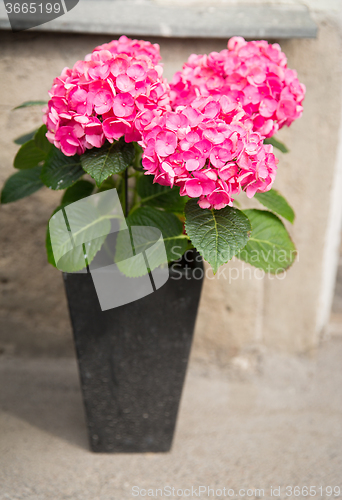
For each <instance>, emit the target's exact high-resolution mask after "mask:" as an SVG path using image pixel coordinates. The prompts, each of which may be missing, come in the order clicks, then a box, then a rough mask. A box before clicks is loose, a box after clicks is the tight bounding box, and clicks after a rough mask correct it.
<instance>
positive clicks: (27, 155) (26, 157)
mask: <svg viewBox="0 0 342 500" xmlns="http://www.w3.org/2000/svg"><path fill="white" fill-rule="evenodd" d="M45 158H46V153H45V151H43V150H41V149H40V148H38V147H37V145H36V143H35V141H34V140H33V139H32V140H30V141H28V142H25V144H23V145H22V146H21V148H20V149H19V151H18V153H17V154H16V157H15V158H14V166H15V168H18V169H20V170H24V169H28V168H33V167H36V166H37V165H38V164H39V163H40V162H41V161H44V160H45Z"/></svg>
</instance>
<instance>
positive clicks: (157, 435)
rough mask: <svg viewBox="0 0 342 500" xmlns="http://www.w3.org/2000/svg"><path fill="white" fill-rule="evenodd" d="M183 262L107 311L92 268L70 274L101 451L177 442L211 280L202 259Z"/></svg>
mask: <svg viewBox="0 0 342 500" xmlns="http://www.w3.org/2000/svg"><path fill="white" fill-rule="evenodd" d="M194 256H195V253H194V251H191V253H190V254H189V253H188V258H189V260H190V259H193V258H194ZM176 266H177V267H176V271H172V269H171V270H170V279H169V280H168V281H167V283H166V284H165V285H164V286H162V287H161V288H160V289H159V290H157V291H156V292H154V293H152V294H151V295H148V296H146V297H144V298H142V299H140V300H138V301H136V302H132V303H130V304H126V305H124V306H121V307H118V308H115V309H110V310H107V311H103V312H102V311H101V309H100V305H99V301H98V298H97V295H96V292H95V288H94V285H93V282H92V278H91V275H90V274H67V273H64V283H65V289H66V294H67V298H68V302H69V310H70V316H71V322H72V326H73V331H74V339H75V346H76V352H77V357H78V363H79V372H80V379H81V385H82V392H83V399H84V405H85V411H86V418H87V424H88V431H89V439H90V446H91V449H92V450H93V451H96V452H123V453H127V452H147V451H149V452H163V451H164V452H165V451H169V450H170V448H171V444H172V438H173V434H174V429H175V425H176V419H177V413H178V407H179V402H180V398H181V394H182V388H183V383H184V378H185V373H186V368H187V363H188V358H189V353H190V348H191V342H192V337H193V330H194V325H195V320H196V315H197V309H198V303H199V299H200V293H201V288H202V281H203V264H202V262H196V261H195V260H194V262H192V263H187V264H186V265H185V262H184V260H183V261H182V264H177V265H176Z"/></svg>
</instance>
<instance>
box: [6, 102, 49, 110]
mask: <svg viewBox="0 0 342 500" xmlns="http://www.w3.org/2000/svg"><path fill="white" fill-rule="evenodd" d="M45 104H47V101H25V102H23V103H22V104H20V106H17V107H16V108H13V110H15V109H21V108H29V107H31V106H45Z"/></svg>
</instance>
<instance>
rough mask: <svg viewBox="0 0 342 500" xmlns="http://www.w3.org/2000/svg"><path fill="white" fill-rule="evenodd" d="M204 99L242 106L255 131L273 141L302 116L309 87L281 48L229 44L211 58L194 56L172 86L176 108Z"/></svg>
mask: <svg viewBox="0 0 342 500" xmlns="http://www.w3.org/2000/svg"><path fill="white" fill-rule="evenodd" d="M198 95H202V96H208V95H226V96H227V97H229V99H230V101H231V102H233V103H241V104H242V107H243V110H244V111H245V113H246V116H247V117H248V118H250V119H251V120H252V122H253V129H254V130H255V131H258V132H260V133H261V134H262V135H264V136H265V137H271V136H272V135H273V134H275V133H276V132H277V131H278V130H279V129H280V128H282V127H283V126H284V125H287V126H289V125H290V124H291V123H292V122H293V121H294V120H296V119H297V118H299V117H300V116H301V114H302V110H303V107H302V101H303V99H304V96H305V86H304V85H303V84H302V83H300V82H299V81H298V79H297V73H296V72H295V71H294V70H291V69H289V68H287V60H286V56H285V54H284V53H283V52H282V51H281V49H280V46H279V45H278V44H276V43H275V44H272V45H270V44H268V43H267V42H266V41H265V40H258V41H253V42H246V40H244V39H243V38H241V37H233V38H231V39H230V40H229V41H228V49H226V50H222V51H221V52H212V53H210V54H209V55H208V56H206V55H196V54H192V55H191V56H190V57H189V59H188V62H187V63H185V64H184V66H183V69H182V71H179V72H177V73H176V74H175V76H174V78H173V81H172V83H171V99H172V104H173V106H174V107H176V106H178V105H186V104H190V103H191V102H192V101H193V100H194V99H196V98H197V97H198Z"/></svg>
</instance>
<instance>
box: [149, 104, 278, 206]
mask: <svg viewBox="0 0 342 500" xmlns="http://www.w3.org/2000/svg"><path fill="white" fill-rule="evenodd" d="M245 116H246V114H245V112H244V111H243V110H242V107H241V105H240V104H236V103H232V102H231V100H230V99H229V98H228V97H226V96H222V95H214V96H208V97H199V98H197V99H195V100H193V101H192V103H191V104H190V105H187V106H179V107H178V108H177V109H176V110H175V111H166V112H163V113H161V114H160V115H159V116H156V117H155V118H154V119H153V120H152V121H151V123H150V124H149V125H147V126H146V127H145V129H144V131H143V133H142V136H143V139H142V141H141V142H140V144H141V146H142V147H143V149H144V153H143V166H144V168H145V169H146V170H147V172H148V173H149V174H152V175H154V176H155V182H158V183H159V184H163V185H168V186H171V187H172V186H174V185H177V186H179V187H180V188H181V189H180V194H181V195H182V196H184V195H187V196H189V197H190V198H199V202H198V203H199V205H200V207H201V208H215V209H221V208H223V207H225V206H227V205H232V203H233V199H234V197H235V196H236V195H237V194H238V193H239V192H240V191H241V190H242V189H243V190H245V191H246V193H247V196H248V197H250V198H251V197H252V196H254V194H255V193H256V192H257V191H259V192H264V191H268V190H269V189H271V186H272V183H273V181H274V179H275V175H276V168H277V167H276V164H277V159H276V158H275V156H274V155H273V153H272V150H273V148H272V146H271V145H264V144H263V139H264V138H263V137H262V136H261V134H260V133H258V132H254V131H253V130H252V126H253V123H252V121H251V120H248V119H247V120H246V119H245Z"/></svg>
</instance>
